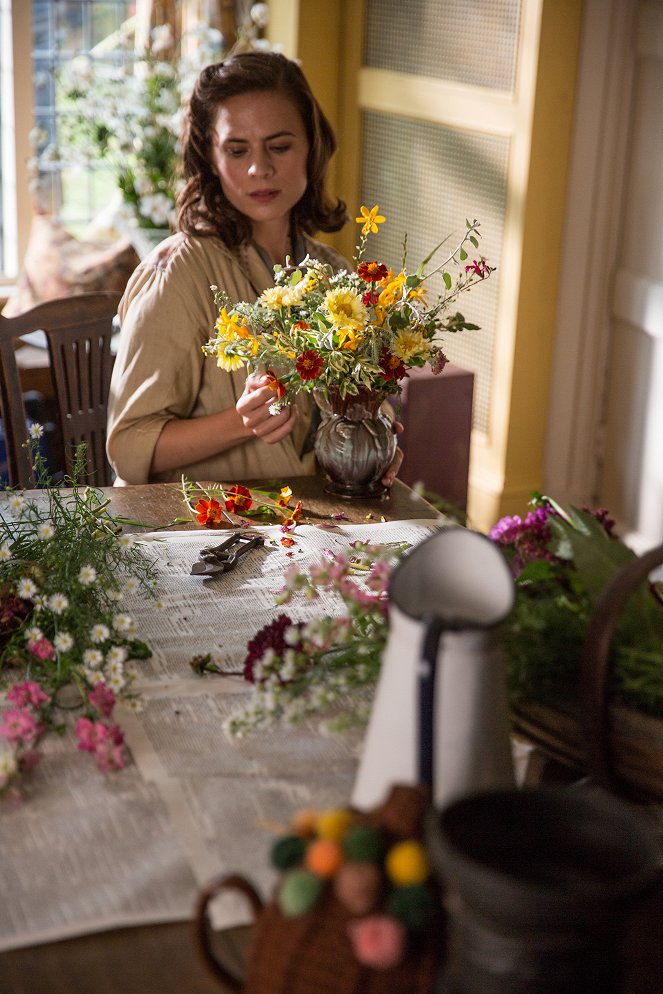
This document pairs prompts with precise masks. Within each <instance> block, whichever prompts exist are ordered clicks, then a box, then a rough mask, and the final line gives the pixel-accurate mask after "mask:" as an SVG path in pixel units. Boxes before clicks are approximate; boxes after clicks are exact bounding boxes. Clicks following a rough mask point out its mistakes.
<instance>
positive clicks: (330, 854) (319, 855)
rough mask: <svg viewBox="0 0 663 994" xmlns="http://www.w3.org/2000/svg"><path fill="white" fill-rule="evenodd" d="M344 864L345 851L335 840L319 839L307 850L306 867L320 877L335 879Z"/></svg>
mask: <svg viewBox="0 0 663 994" xmlns="http://www.w3.org/2000/svg"><path fill="white" fill-rule="evenodd" d="M342 862H343V849H342V848H341V846H340V844H339V843H338V842H335V841H334V840H333V839H318V840H317V841H316V842H312V843H311V845H310V846H309V847H308V849H307V850H306V856H305V857H304V865H305V866H306V868H307V869H308V870H310V871H311V872H312V873H317V875H318V876H319V877H324V878H325V879H327V878H328V877H333V876H334V874H335V873H336V871H337V870H338V868H339V866H340V865H341V863H342Z"/></svg>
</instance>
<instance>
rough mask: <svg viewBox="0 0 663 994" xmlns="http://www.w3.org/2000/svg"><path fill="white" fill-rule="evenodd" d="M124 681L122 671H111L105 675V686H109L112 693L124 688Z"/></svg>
mask: <svg viewBox="0 0 663 994" xmlns="http://www.w3.org/2000/svg"><path fill="white" fill-rule="evenodd" d="M125 683H126V680H125V679H124V674H123V673H113V674H111V676H106V686H107V687H110V689H111V690H112V691H113V693H114V694H119V692H120V691H121V690H123V689H124V685H125Z"/></svg>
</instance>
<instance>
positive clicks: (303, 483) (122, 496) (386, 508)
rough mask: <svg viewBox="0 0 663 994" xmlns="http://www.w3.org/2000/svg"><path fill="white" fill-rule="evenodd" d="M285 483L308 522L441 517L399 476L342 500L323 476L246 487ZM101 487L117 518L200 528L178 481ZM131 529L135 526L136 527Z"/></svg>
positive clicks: (152, 523)
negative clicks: (367, 494) (373, 496)
mask: <svg viewBox="0 0 663 994" xmlns="http://www.w3.org/2000/svg"><path fill="white" fill-rule="evenodd" d="M284 482H287V484H288V485H289V486H290V488H291V490H292V493H293V499H292V500H291V502H290V503H291V506H294V503H295V501H297V500H301V501H302V506H303V512H302V518H301V521H302V523H303V524H314V523H319V522H321V521H330V520H332V519H333V518H334V517H335V516H336V517H337V516H338V515H343V518H342V519H341V520H344V521H346V522H347V523H348V524H365V523H370V522H375V523H379V522H380V521H381V520H382V519H384V520H386V521H403V520H406V519H412V518H436V517H438V516H439V515H438V512H437V511H436V509H435V508H434V507H433V506H432V504H429V503H428V501H426V500H424V499H423V498H422V497H418V496H417V495H416V494H415V493H414V491H413V490H411V489H410V488H409V487H408V486H406V485H405V484H404V483H401V481H400V480H396V481H395V483H394V485H393V487H392V488H391V490H390V491H389V493H388V494H387V495H386V496H385V497H384V498H381V499H378V500H343V499H341V498H339V497H335V496H332V495H330V494H327V493H325V491H324V481H323V480H322V479H321V477H319V476H301V477H295V478H294V479H288V480H287V481H278V482H271V483H265V482H264V481H259V482H252V481H248V482H247V483H246V485H247V486H249V487H251V486H260V487H262V488H264V489H272V487H273V489H274V490H276V491H278V489H279V487H280V486H281V485H283V483H284ZM102 489H103V490H104V492H105V493H107V494H108V495H109V496H110V498H111V506H110V510H111V512H112V513H113V514H114V515H117V516H118V517H121V518H126V519H128V520H129V521H131V522H135V523H140V525H143V526H144V527H148V528H159V527H163V526H165V525H171V526H172V527H173V528H178V529H181V528H198V527H200V526H199V525H198V524H197V523H196V522H195V521H194V520H193V518H192V516H191V515H190V514H189V512H188V511H187V507H186V505H185V503H184V499H183V496H182V492H181V488H180V486H179V484H176V483H149V484H146V485H144V486H137V487H107V488H102ZM235 520H236V521H237V523H239V522H240V521H241V518H239V517H237V518H236V519H235ZM126 527H127V529H128V530H130V529H131V527H132V526H131V525H127V526H126ZM229 527H230V526H229Z"/></svg>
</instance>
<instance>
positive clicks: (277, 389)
mask: <svg viewBox="0 0 663 994" xmlns="http://www.w3.org/2000/svg"><path fill="white" fill-rule="evenodd" d="M265 376H266V377H267V380H268V381H269V382H268V383H267V386H268V387H269V389H270V390H273V391H274V393H275V394H276V396H277V399H278V400H280V399H281V397H285V394H286V388H285V387H284V386H283V384H282V383H281V381H280V380H279V378H278V377H277V376H274V373H272V371H271V370H270V369H268V370H267V372H266V373H265Z"/></svg>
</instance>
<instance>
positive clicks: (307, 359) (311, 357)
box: [295, 349, 324, 380]
mask: <svg viewBox="0 0 663 994" xmlns="http://www.w3.org/2000/svg"><path fill="white" fill-rule="evenodd" d="M323 365H324V363H323V361H322V359H321V357H320V356H319V355H318V353H317V352H316V351H315V349H307V350H306V352H302V353H301V355H298V356H297V361H296V362H295V367H296V369H297V372H298V373H299V375H300V376H301V378H302V379H303V380H317V378H318V377H319V376H320V373H321V372H322V367H323Z"/></svg>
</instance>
